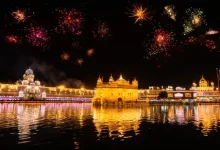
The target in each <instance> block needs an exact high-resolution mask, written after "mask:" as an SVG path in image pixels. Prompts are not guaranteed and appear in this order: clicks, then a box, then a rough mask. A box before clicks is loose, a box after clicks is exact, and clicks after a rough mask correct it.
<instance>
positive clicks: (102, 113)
mask: <svg viewBox="0 0 220 150" xmlns="http://www.w3.org/2000/svg"><path fill="white" fill-rule="evenodd" d="M140 118H141V111H140V110H139V109H137V108H136V109H135V108H133V109H132V108H131V109H129V108H124V109H123V108H122V109H120V108H96V107H93V119H94V123H95V126H96V128H97V130H98V132H99V136H102V135H101V133H102V131H104V130H105V127H107V128H108V130H109V136H112V138H114V137H120V138H122V137H123V138H130V137H132V136H129V135H126V132H127V131H134V132H135V134H136V133H137V132H138V128H139V120H140ZM102 138H104V137H102Z"/></svg>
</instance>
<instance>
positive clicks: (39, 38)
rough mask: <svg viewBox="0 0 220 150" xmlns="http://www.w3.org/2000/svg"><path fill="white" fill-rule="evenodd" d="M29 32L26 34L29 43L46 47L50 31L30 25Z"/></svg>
mask: <svg viewBox="0 0 220 150" xmlns="http://www.w3.org/2000/svg"><path fill="white" fill-rule="evenodd" d="M27 32H28V34H27V35H26V37H27V40H28V42H29V43H32V44H33V46H36V47H41V48H46V47H47V46H48V45H47V44H48V41H49V39H50V38H49V36H48V31H47V30H46V29H44V28H41V27H30V28H28V29H27Z"/></svg>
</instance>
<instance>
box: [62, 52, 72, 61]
mask: <svg viewBox="0 0 220 150" xmlns="http://www.w3.org/2000/svg"><path fill="white" fill-rule="evenodd" d="M60 57H61V59H62V60H69V59H70V55H69V54H68V53H66V52H64V53H62V54H61V56H60Z"/></svg>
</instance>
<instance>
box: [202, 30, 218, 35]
mask: <svg viewBox="0 0 220 150" xmlns="http://www.w3.org/2000/svg"><path fill="white" fill-rule="evenodd" d="M218 33H219V31H217V30H211V29H210V30H209V31H207V32H206V33H205V34H206V35H214V34H218Z"/></svg>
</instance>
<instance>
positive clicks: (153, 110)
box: [0, 103, 220, 147]
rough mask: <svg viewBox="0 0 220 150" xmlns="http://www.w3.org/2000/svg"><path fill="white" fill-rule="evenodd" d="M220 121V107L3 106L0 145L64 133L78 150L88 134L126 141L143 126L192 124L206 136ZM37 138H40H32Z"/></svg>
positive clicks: (47, 137) (99, 138)
mask: <svg viewBox="0 0 220 150" xmlns="http://www.w3.org/2000/svg"><path fill="white" fill-rule="evenodd" d="M219 121H220V105H194V106H191V105H149V106H139V107H92V106H91V104H72V103H43V104H41V103H33V104H13V103H3V104H0V141H1V139H3V137H5V136H6V134H9V135H15V136H17V137H18V141H17V143H19V144H20V143H27V142H31V143H33V142H36V141H37V142H39V139H40V140H44V141H50V140H51V137H57V138H59V137H60V134H61V133H62V134H66V133H71V135H70V136H71V138H70V139H71V140H73V142H72V143H74V144H75V145H77V146H78V147H79V145H80V142H79V140H78V139H79V137H80V136H84V137H86V136H87V135H88V134H92V135H95V138H96V140H102V139H106V138H110V139H112V140H113V139H120V140H124V139H127V138H133V137H135V136H137V135H138V134H144V133H142V132H141V130H140V128H145V127H143V126H142V127H141V124H143V123H150V124H154V123H155V124H161V125H162V124H177V125H181V126H187V125H188V124H193V128H196V130H199V131H201V133H202V134H203V135H204V136H207V135H209V133H210V132H211V131H217V132H219V131H218V126H219ZM88 127H89V130H88V129H87V128H88ZM85 128H86V131H85V132H84V130H85ZM9 129H13V130H9ZM14 129H16V130H14ZM1 132H2V133H1ZM2 134H4V135H3V136H1V135H2ZM36 135H38V136H39V137H38V138H33V137H34V136H36ZM88 136H90V135H88ZM0 146H1V142H0Z"/></svg>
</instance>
